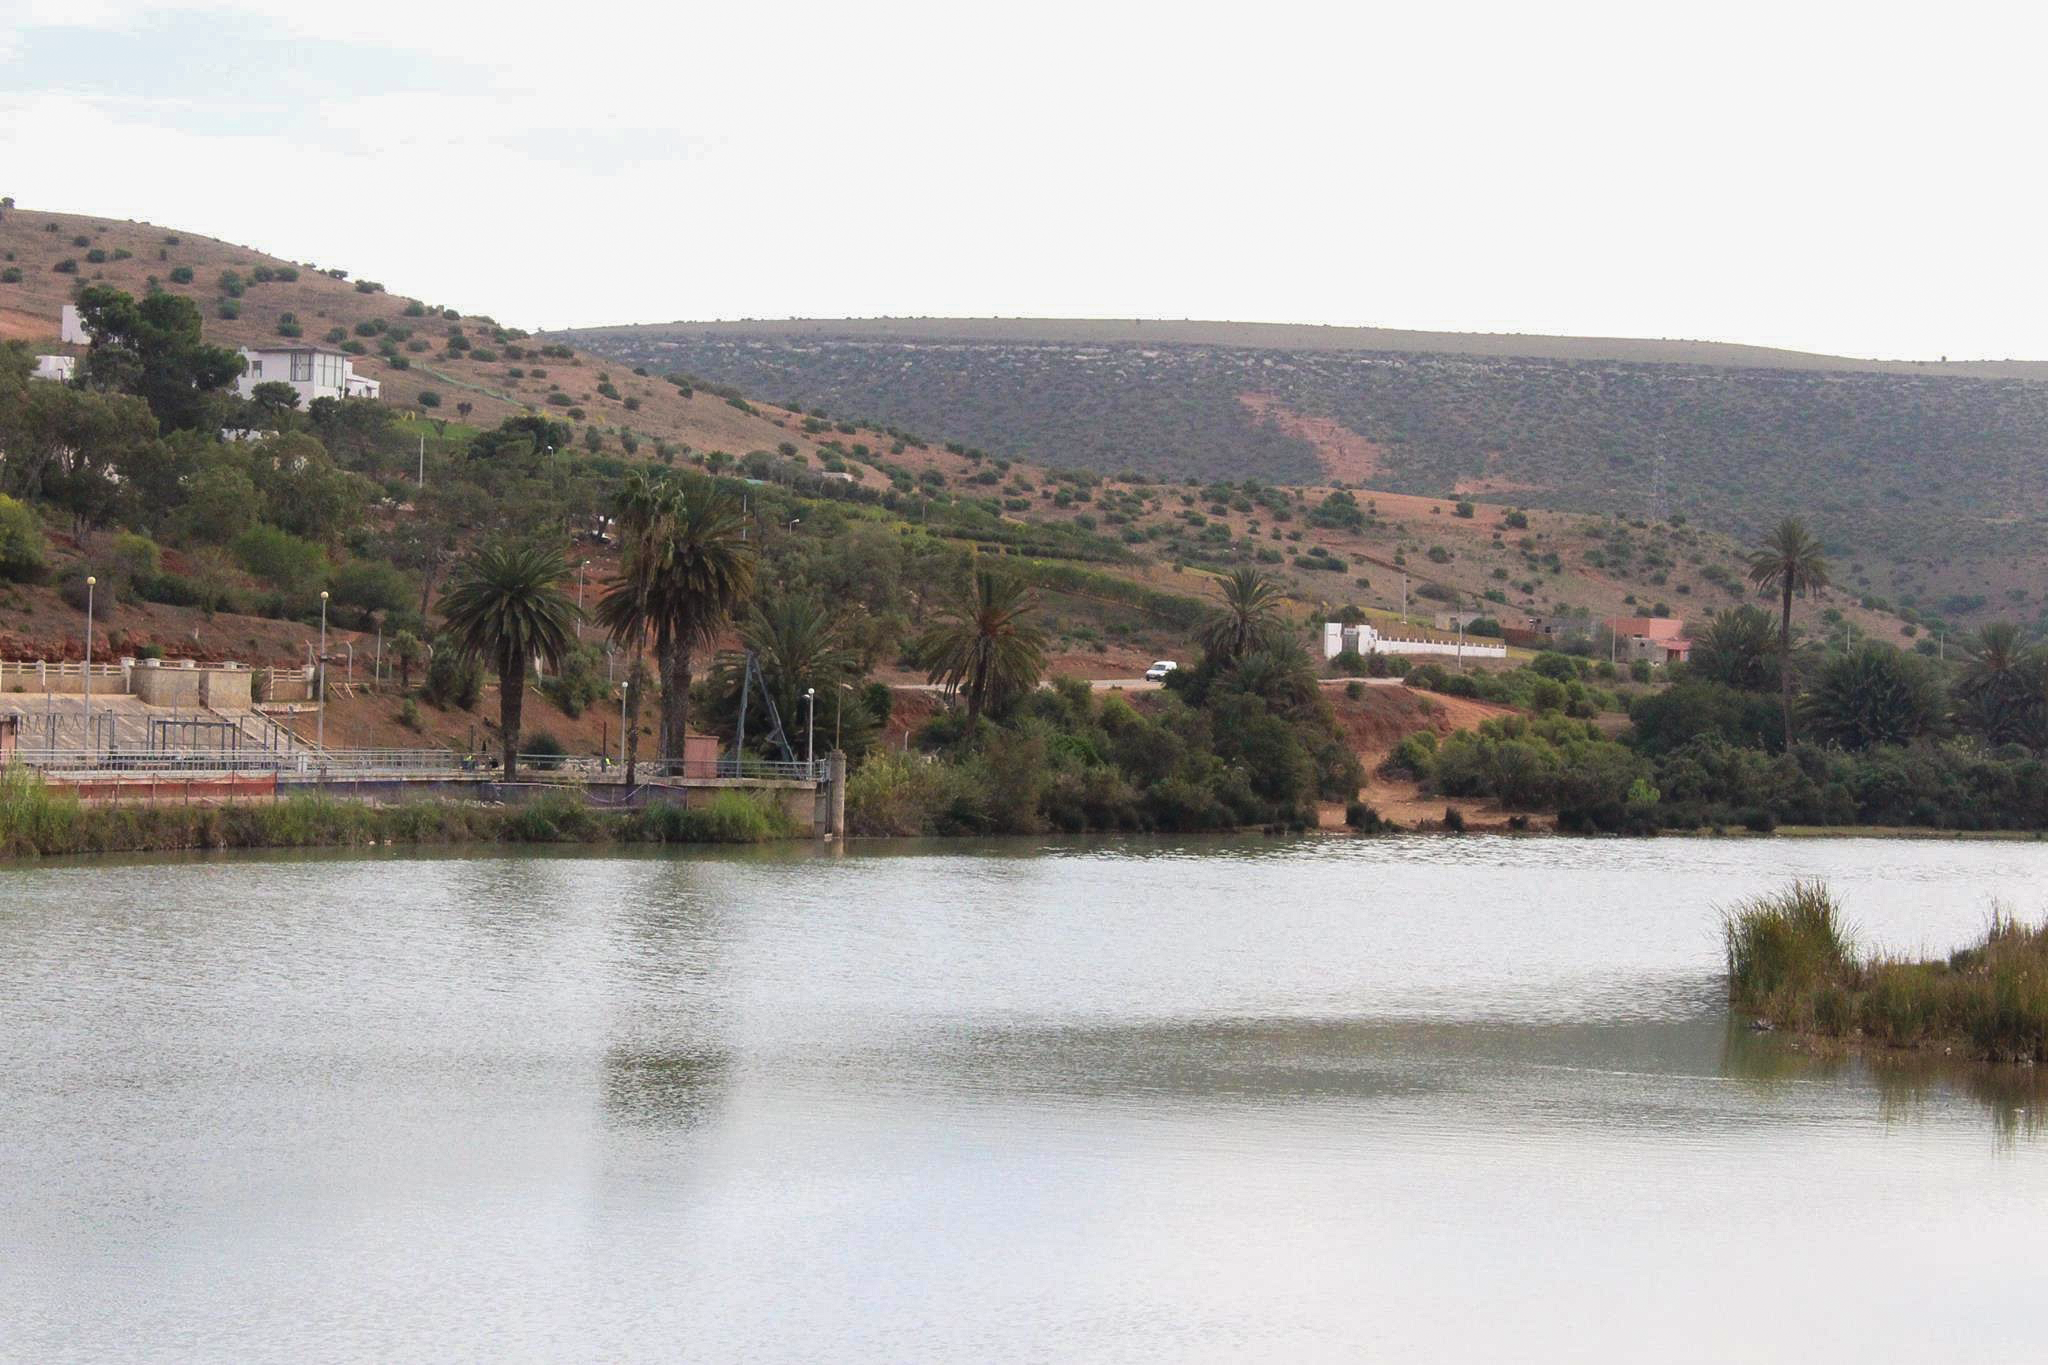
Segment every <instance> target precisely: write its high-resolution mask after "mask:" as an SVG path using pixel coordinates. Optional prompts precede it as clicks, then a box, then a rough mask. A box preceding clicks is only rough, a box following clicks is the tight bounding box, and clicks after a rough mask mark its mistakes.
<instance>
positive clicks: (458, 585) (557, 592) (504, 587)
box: [441, 540, 577, 782]
mask: <svg viewBox="0 0 2048 1365" xmlns="http://www.w3.org/2000/svg"><path fill="white" fill-rule="evenodd" d="M568 577H569V565H568V562H567V561H566V560H564V559H563V558H562V553H561V551H560V550H556V549H552V548H550V547H548V546H545V545H539V544H534V543H531V542H524V543H522V542H515V541H505V540H494V541H486V542H485V543H484V544H482V545H480V546H478V547H477V548H476V549H475V550H474V551H472V552H471V553H470V556H469V558H467V559H466V560H464V561H463V563H462V564H461V566H460V567H459V568H458V569H457V570H456V578H455V583H454V585H453V586H452V587H450V588H449V590H448V591H447V593H446V594H444V595H443V596H442V598H441V618H442V620H443V621H445V622H446V623H447V626H448V634H449V636H450V637H451V638H452V640H453V642H454V644H455V647H456V648H457V649H459V650H460V651H462V653H463V654H464V655H466V656H468V657H469V658H472V659H477V660H481V661H483V662H485V663H487V664H489V665H490V666H491V667H493V668H495V669H497V670H498V731H499V734H500V736H501V737H502V738H503V740H504V744H505V780H506V781H508V782H510V781H511V780H513V779H514V778H515V777H517V776H518V773H519V715H520V712H521V710H522V709H523V708H524V707H525V704H526V670H527V667H528V665H529V664H530V663H531V662H532V661H533V660H535V659H539V660H541V661H542V662H544V663H546V664H547V665H549V666H551V667H552V666H553V665H555V664H557V663H558V662H559V661H560V660H561V658H562V656H563V655H565V654H567V653H568V652H569V651H570V650H571V649H572V648H574V647H575V634H574V633H575V629H576V616H577V612H576V604H575V603H574V602H572V601H570V600H569V596H568V594H567V593H565V592H564V591H563V590H562V584H563V583H564V582H565V581H566V580H567V579H568Z"/></svg>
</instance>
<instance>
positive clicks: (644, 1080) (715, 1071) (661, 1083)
mask: <svg viewBox="0 0 2048 1365" xmlns="http://www.w3.org/2000/svg"><path fill="white" fill-rule="evenodd" d="M730 1066H731V1061H730V1059H728V1058H726V1057H723V1056H720V1055H717V1054H715V1053H709V1054H691V1053H686V1052H679V1053H650V1052H636V1051H631V1050H628V1049H625V1048H613V1049H612V1050H611V1051H609V1052H607V1053H605V1057H604V1109H605V1117H606V1118H607V1119H609V1120H610V1121H612V1122H614V1123H625V1124H636V1125H645V1126H647V1127H652V1128H695V1127H697V1126H698V1125H699V1124H701V1123H704V1122H706V1121H707V1120H709V1119H710V1118H711V1117H712V1115H713V1114H714V1113H715V1112H716V1111H717V1106H718V1101H719V1096H720V1093H721V1091H722V1090H723V1089H724V1087H725V1082H726V1079H727V1072H728V1070H729V1068H730Z"/></svg>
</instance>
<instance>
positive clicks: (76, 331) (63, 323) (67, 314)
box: [57, 303, 92, 346]
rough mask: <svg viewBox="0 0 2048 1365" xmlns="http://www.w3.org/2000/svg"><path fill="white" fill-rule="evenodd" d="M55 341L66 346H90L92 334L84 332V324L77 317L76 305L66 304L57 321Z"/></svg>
mask: <svg viewBox="0 0 2048 1365" xmlns="http://www.w3.org/2000/svg"><path fill="white" fill-rule="evenodd" d="M57 340H59V341H61V342H63V343H64V344H65V345H67V346H90V345H92V333H91V332H88V331H86V330H85V323H84V321H83V320H81V319H80V318H79V316H78V305H77V304H75V303H67V304H65V305H64V311H63V312H62V313H61V314H59V315H58V319H57Z"/></svg>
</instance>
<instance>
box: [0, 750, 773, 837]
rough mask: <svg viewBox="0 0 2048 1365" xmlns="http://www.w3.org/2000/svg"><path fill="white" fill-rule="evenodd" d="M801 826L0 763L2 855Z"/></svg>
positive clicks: (746, 804)
mask: <svg viewBox="0 0 2048 1365" xmlns="http://www.w3.org/2000/svg"><path fill="white" fill-rule="evenodd" d="M800 833H802V831H801V830H799V829H798V828H797V826H796V822H795V821H794V820H792V819H791V818H790V817H789V815H788V813H787V812H785V811H784V810H783V809H782V807H781V805H780V804H779V803H778V802H775V801H773V800H771V799H767V798H763V797H759V796H756V795H754V794H753V793H749V792H740V791H722V792H719V793H717V794H716V795H715V796H713V797H712V798H711V799H710V800H709V801H707V802H704V803H703V804H701V805H696V806H691V807H688V808H685V807H682V806H678V805H671V804H666V803H655V804H652V805H648V806H644V807H641V808H638V809H634V810H622V811H615V810H601V809H597V808H594V807H592V806H591V805H589V804H588V803H587V802H586V801H585V800H584V799H583V797H582V795H581V794H580V793H578V792H573V791H563V792H549V793H547V794H545V795H542V796H540V797H538V798H536V799H534V800H532V801H529V802H526V803H525V804H522V805H506V806H494V805H484V804H481V803H476V802H465V801H406V802H400V803H397V804H393V805H371V804H368V803H366V802H362V801H351V800H347V799H344V798H341V797H334V796H322V795H318V794H305V795H297V796H289V797H285V798H284V799H282V800H278V801H264V802H255V803H247V804H236V805H222V806H186V805H175V806H173V805H163V806H151V805H139V804H137V805H122V804H104V805H103V804H89V803H87V802H83V801H80V800H79V799H78V797H77V796H75V795H73V794H72V793H69V792H65V791H57V790H52V789H51V788H49V787H47V786H45V785H44V784H43V782H42V780H41V778H39V777H38V776H37V775H36V774H34V773H33V772H29V771H26V770H24V769H21V768H10V769H6V770H4V771H0V858H31V857H58V856H64V855H76V854H92V853H170V852H179V851H183V850H190V849H255V848H361V847H368V846H371V845H376V844H409V845H435V844H442V845H445V844H470V843H523V844H563V843H573V844H602V843H613V842H616V843H659V844H746V843H764V842H766V841H768V840H770V839H786V838H792V837H795V836H797V835H798V834H800Z"/></svg>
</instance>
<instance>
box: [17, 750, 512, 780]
mask: <svg viewBox="0 0 2048 1365" xmlns="http://www.w3.org/2000/svg"><path fill="white" fill-rule="evenodd" d="M13 757H14V761H15V762H17V763H21V764H24V765H25V766H27V767H31V768H39V769H42V770H43V771H45V772H61V773H194V772H209V773H277V774H294V773H303V774H307V775H309V776H311V775H322V776H328V777H380V776H404V775H407V774H415V773H461V772H480V771H483V763H482V761H481V760H479V759H477V758H475V757H473V756H471V755H466V754H456V753H450V752H449V751H447V750H445V749H329V750H327V751H326V752H324V753H323V752H321V751H319V750H317V749H312V748H305V749H299V750H295V751H292V752H288V753H285V752H278V751H274V750H268V749H255V748H250V749H83V748H64V749H49V748H31V747H28V746H22V747H19V748H17V749H15V751H14V755H13Z"/></svg>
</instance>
